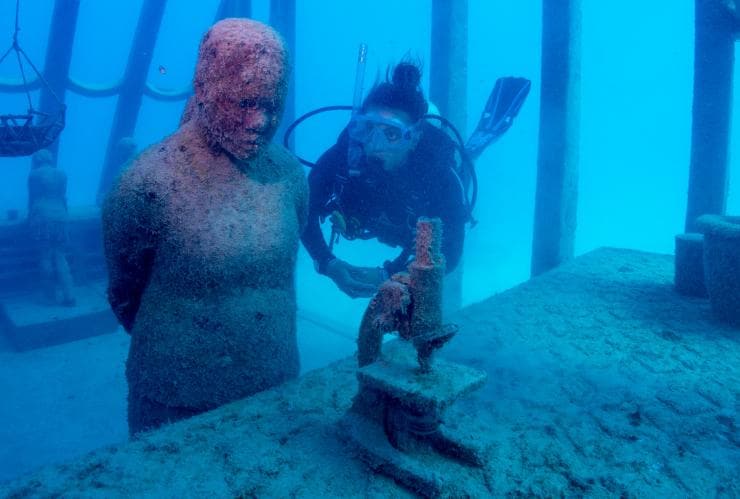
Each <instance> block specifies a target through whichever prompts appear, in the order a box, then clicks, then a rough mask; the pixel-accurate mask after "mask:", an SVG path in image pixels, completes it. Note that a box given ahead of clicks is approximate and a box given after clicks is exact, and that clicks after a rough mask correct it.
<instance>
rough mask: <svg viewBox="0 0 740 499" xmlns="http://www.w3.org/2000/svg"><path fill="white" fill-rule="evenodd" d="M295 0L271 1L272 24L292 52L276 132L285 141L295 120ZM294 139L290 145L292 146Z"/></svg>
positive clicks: (280, 142) (279, 141)
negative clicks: (278, 125)
mask: <svg viewBox="0 0 740 499" xmlns="http://www.w3.org/2000/svg"><path fill="white" fill-rule="evenodd" d="M295 12H296V8H295V0H272V1H271V2H270V24H271V25H272V27H273V28H275V29H276V30H277V31H278V32H279V33H280V35H281V36H282V37H283V40H285V45H286V46H287V47H288V53H289V54H290V62H291V67H292V72H291V77H290V81H289V82H288V95H287V96H286V97H285V109H284V111H283V117H282V119H281V121H280V127H279V128H278V130H277V133H276V134H275V141H276V142H278V143H279V144H282V143H283V135H284V134H285V129H286V128H288V126H290V124H291V123H293V120H295V80H296V71H295V67H296V65H295V61H296V43H295ZM292 145H293V144H292V140H291V144H290V146H291V147H292Z"/></svg>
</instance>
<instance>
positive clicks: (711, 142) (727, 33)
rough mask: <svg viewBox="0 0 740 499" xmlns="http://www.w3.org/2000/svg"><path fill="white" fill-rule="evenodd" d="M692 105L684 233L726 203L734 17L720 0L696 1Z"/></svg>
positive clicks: (719, 211)
mask: <svg viewBox="0 0 740 499" xmlns="http://www.w3.org/2000/svg"><path fill="white" fill-rule="evenodd" d="M694 7H695V18H694V23H695V25H696V29H695V35H694V37H695V41H694V104H693V108H692V125H691V166H690V169H689V195H688V203H687V208H686V225H685V226H686V232H696V231H697V226H696V219H697V218H698V217H699V216H701V215H705V214H711V215H723V214H724V213H725V207H726V203H727V186H728V152H729V145H730V117H731V114H732V85H733V65H734V58H735V33H734V29H735V18H734V16H733V14H732V13H731V12H730V11H729V10H728V9H727V2H724V1H721V0H696V1H695V4H694Z"/></svg>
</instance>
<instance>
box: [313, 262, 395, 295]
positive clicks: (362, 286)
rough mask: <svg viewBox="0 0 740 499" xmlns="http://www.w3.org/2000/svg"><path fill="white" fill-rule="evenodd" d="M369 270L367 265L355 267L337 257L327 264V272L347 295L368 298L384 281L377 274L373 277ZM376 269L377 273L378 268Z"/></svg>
mask: <svg viewBox="0 0 740 499" xmlns="http://www.w3.org/2000/svg"><path fill="white" fill-rule="evenodd" d="M367 270H368V269H366V268H365V267H355V266H354V265H350V264H349V263H347V262H345V261H344V260H340V259H339V258H335V259H333V260H331V261H329V262H328V263H327V264H326V272H325V273H326V275H327V276H329V278H331V280H332V281H334V284H336V285H337V287H338V288H339V289H341V290H342V291H343V292H344V293H345V294H346V295H347V296H349V297H351V298H366V297H370V296H373V295H374V294H375V292H376V291H377V290H378V286H380V284H381V282H383V281H378V277H377V276H376V277H375V279H371V276H370V275H369V273H368V272H367ZM375 270H376V274H377V273H378V272H377V269H375ZM376 281H377V282H376Z"/></svg>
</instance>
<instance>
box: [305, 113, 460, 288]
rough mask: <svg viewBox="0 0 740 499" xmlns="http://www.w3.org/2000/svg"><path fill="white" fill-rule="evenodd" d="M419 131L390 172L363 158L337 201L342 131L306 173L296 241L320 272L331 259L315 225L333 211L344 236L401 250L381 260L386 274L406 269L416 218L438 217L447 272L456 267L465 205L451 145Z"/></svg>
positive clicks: (428, 130) (429, 130)
mask: <svg viewBox="0 0 740 499" xmlns="http://www.w3.org/2000/svg"><path fill="white" fill-rule="evenodd" d="M422 127H423V128H422V137H421V139H420V141H419V143H418V144H417V146H416V148H415V149H414V150H413V151H412V152H411V153H410V154H409V157H408V159H407V160H406V162H405V163H404V164H403V165H402V166H401V167H400V168H399V169H398V172H395V173H393V174H389V173H387V172H385V171H384V170H383V169H382V168H381V167H380V166H379V165H373V164H372V163H368V162H366V161H365V160H364V159H363V162H364V164H363V165H362V166H361V168H360V170H361V171H362V174H361V175H359V176H356V177H350V178H349V179H348V180H347V181H346V182H345V183H344V186H343V189H342V191H341V195H340V196H339V199H338V200H337V202H330V200H331V199H332V195H333V194H334V193H335V192H336V188H335V185H336V182H337V179H336V176H337V173H345V175H346V172H347V170H348V169H347V147H348V142H349V140H348V136H347V131H346V130H345V131H344V132H343V133H342V134H341V135H340V136H339V139H338V141H337V143H336V144H335V145H334V146H332V147H331V148H330V149H329V150H327V151H326V152H325V153H324V154H323V155H322V156H321V158H319V160H318V162H317V163H316V165H315V166H314V167H313V168H312V169H311V172H310V174H309V175H308V183H309V189H310V202H309V212H308V221H307V225H306V229H305V231H304V232H303V235H302V237H301V239H302V241H303V244H304V245H305V247H306V249H307V250H308V252H309V254H310V255H311V257H312V258H313V260H314V261H315V262H316V264H317V268H318V270H319V272H321V273H324V270H325V265H326V263H327V262H328V261H329V260H331V259H332V258H333V255H332V253H331V250H330V249H329V246H328V245H327V243H326V241H325V240H324V237H323V234H322V232H321V226H320V223H321V221H322V220H323V218H324V217H327V216H328V215H330V214H331V213H332V212H333V211H335V210H337V211H339V212H340V213H341V214H342V216H343V217H344V220H345V222H346V224H347V226H348V231H349V232H350V233H349V234H348V236H349V237H357V238H361V239H371V238H377V239H378V240H379V241H380V242H382V243H385V244H388V245H390V246H399V247H401V248H403V252H402V253H401V254H400V255H399V257H398V258H396V259H395V260H393V261H389V262H385V264H384V267H385V269H386V270H387V271H388V273H389V274H393V273H396V272H399V271H401V270H405V269H406V265H407V264H408V260H409V259H410V258H412V257H413V251H414V230H415V227H416V220H417V219H418V218H419V217H422V216H425V217H439V218H440V219H441V220H442V224H443V232H442V253H443V254H444V256H445V260H446V264H447V272H450V271H452V270H453V269H454V268H455V267H456V266H457V264H458V262H459V261H460V256H461V254H462V249H463V241H464V239H465V230H464V229H465V222H466V220H467V204H466V203H465V198H464V193H463V187H462V184H461V183H460V179H459V177H458V175H457V174H456V173H455V171H454V170H453V168H454V166H455V147H454V144H453V143H452V140H451V139H450V138H449V137H448V136H447V134H445V133H444V132H442V131H441V130H439V129H437V128H436V127H434V126H432V125H430V124H428V123H426V122H424V123H423V124H422Z"/></svg>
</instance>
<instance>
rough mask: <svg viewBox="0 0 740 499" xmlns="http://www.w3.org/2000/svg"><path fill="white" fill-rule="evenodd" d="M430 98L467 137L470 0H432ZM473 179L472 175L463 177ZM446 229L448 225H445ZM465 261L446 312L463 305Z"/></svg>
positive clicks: (454, 277) (449, 281) (448, 292)
mask: <svg viewBox="0 0 740 499" xmlns="http://www.w3.org/2000/svg"><path fill="white" fill-rule="evenodd" d="M429 80H430V81H429V100H430V101H431V102H432V103H434V104H435V105H436V106H437V107H438V108H439V112H440V114H441V115H442V116H444V117H446V118H447V119H448V120H450V121H451V122H452V124H453V125H455V128H457V129H458V130H459V132H460V133H461V134H462V136H463V137H465V136H466V128H467V121H468V0H432V60H431V64H430V69H429ZM463 180H464V181H466V182H467V181H469V180H470V179H463ZM442 231H443V232H444V227H443V228H442ZM462 281H463V262H462V261H460V263H459V264H458V266H457V268H456V269H455V270H454V271H453V272H451V273H450V274H448V275H447V278H446V279H445V282H444V286H445V287H444V308H445V313H450V312H454V311H455V310H457V309H459V308H460V307H461V305H462Z"/></svg>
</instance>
